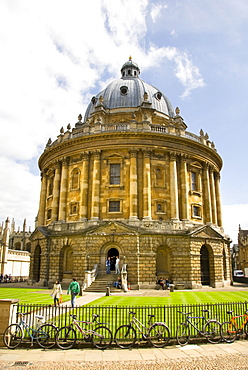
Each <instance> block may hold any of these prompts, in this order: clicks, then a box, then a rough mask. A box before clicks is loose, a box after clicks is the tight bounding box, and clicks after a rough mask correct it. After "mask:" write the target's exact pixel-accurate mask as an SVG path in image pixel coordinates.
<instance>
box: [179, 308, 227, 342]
mask: <svg viewBox="0 0 248 370" xmlns="http://www.w3.org/2000/svg"><path fill="white" fill-rule="evenodd" d="M178 312H179V313H181V314H182V315H185V316H186V322H182V323H181V324H180V325H178V327H177V331H176V338H177V342H178V344H180V345H181V346H185V345H186V344H188V342H189V340H190V326H191V327H192V328H194V329H195V330H196V331H197V333H198V334H200V335H202V336H204V337H205V338H207V340H208V341H209V342H210V343H219V342H220V341H221V329H220V328H221V323H220V322H219V321H217V320H216V319H206V317H205V316H204V315H203V316H191V315H192V312H188V313H185V312H181V311H178ZM202 312H208V313H209V310H202ZM191 319H194V320H201V321H202V330H200V329H199V328H198V326H197V324H196V322H192V320H191Z"/></svg>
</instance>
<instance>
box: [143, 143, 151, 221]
mask: <svg viewBox="0 0 248 370" xmlns="http://www.w3.org/2000/svg"><path fill="white" fill-rule="evenodd" d="M151 218H152V203H151V151H150V150H144V151H143V220H151Z"/></svg>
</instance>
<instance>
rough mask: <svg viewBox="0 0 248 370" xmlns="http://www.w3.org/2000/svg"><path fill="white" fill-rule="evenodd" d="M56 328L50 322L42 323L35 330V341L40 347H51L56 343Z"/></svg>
mask: <svg viewBox="0 0 248 370" xmlns="http://www.w3.org/2000/svg"><path fill="white" fill-rule="evenodd" d="M57 332H58V328H57V327H56V326H54V325H52V324H44V325H41V326H40V327H39V330H38V332H37V342H38V344H39V346H40V347H42V348H52V347H53V346H55V343H56V334H57Z"/></svg>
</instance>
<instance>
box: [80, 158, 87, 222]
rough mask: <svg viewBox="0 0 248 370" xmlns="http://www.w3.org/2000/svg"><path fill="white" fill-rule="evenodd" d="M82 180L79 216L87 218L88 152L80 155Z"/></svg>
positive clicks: (83, 218)
mask: <svg viewBox="0 0 248 370" xmlns="http://www.w3.org/2000/svg"><path fill="white" fill-rule="evenodd" d="M82 159H83V167H82V181H81V184H82V185H81V199H80V211H79V217H80V219H81V220H87V218H88V189H89V152H84V153H83V155H82Z"/></svg>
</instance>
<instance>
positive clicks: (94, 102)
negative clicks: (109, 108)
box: [91, 96, 97, 104]
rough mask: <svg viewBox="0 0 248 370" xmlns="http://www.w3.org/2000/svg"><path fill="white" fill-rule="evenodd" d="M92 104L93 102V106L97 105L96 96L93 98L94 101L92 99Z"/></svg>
mask: <svg viewBox="0 0 248 370" xmlns="http://www.w3.org/2000/svg"><path fill="white" fill-rule="evenodd" d="M91 102H92V104H96V102H97V98H96V97H95V96H93V97H92V99H91Z"/></svg>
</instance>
